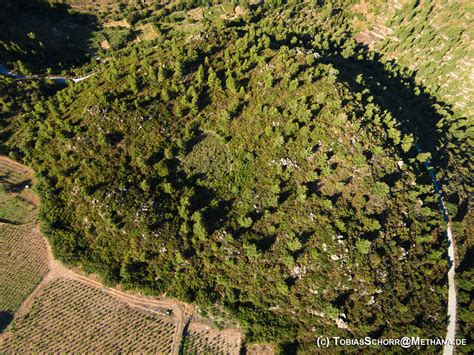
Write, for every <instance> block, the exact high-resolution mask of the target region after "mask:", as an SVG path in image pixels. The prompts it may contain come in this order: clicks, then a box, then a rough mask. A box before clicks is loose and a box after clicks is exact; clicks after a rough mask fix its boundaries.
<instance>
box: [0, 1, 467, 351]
mask: <svg viewBox="0 0 474 355" xmlns="http://www.w3.org/2000/svg"><path fill="white" fill-rule="evenodd" d="M206 4H207V5H208V6H209V7H208V8H206V9H205V11H202V9H201V8H200V6H203V5H206ZM236 5H239V6H238V7H236ZM336 5H337V2H334V3H333V4H332V6H331V5H324V4H322V5H319V4H318V3H316V2H315V3H313V2H305V1H288V2H285V1H268V2H264V3H254V4H248V3H247V2H241V3H239V4H237V3H235V4H231V3H228V4H224V5H222V4H217V5H215V4H208V3H207V2H199V1H194V2H185V1H182V2H179V3H178V2H177V3H169V4H166V6H163V7H162V8H160V6H156V7H155V8H153V10H150V11H153V12H152V13H149V14H148V17H147V16H145V15H143V13H144V12H143V11H144V10H143V9H142V8H139V9H138V10H137V13H140V14H142V15H140V16H139V17H137V18H136V19H135V20H136V23H137V26H138V25H145V24H152V25H153V28H154V30H155V31H156V33H157V38H155V39H153V40H143V41H133V42H132V41H130V43H124V44H123V45H118V46H116V47H115V48H109V49H107V50H104V51H102V52H100V53H99V55H100V56H102V57H104V58H105V59H104V60H101V61H94V62H91V63H89V64H88V67H87V68H88V69H91V70H92V71H93V72H94V75H93V76H92V77H90V78H89V79H87V80H85V81H82V82H81V83H77V84H74V85H69V86H67V87H65V88H62V89H61V90H59V89H60V88H59V87H57V86H54V85H53V84H51V83H48V82H35V81H16V80H15V79H11V78H5V77H0V90H1V93H2V97H1V102H0V103H1V107H2V113H1V118H2V124H3V126H2V127H1V132H0V133H1V136H0V137H1V144H2V145H1V149H2V150H3V152H5V153H9V155H10V156H11V157H13V158H15V159H18V160H22V161H24V162H26V163H27V164H28V165H30V166H32V167H33V168H34V170H35V171H36V172H37V175H38V180H39V185H40V187H39V189H38V190H39V193H40V196H41V202H42V203H41V223H42V232H43V233H45V235H46V236H47V237H48V239H49V241H50V242H51V244H52V247H53V250H54V253H55V255H56V256H57V257H59V258H60V259H61V260H63V261H64V262H66V263H69V264H72V265H82V267H83V268H84V269H85V270H86V271H90V272H97V273H99V274H101V275H102V276H103V278H104V280H106V281H107V282H109V283H121V284H122V285H123V286H124V287H128V288H140V289H142V290H146V291H147V292H150V293H154V294H161V293H166V294H167V295H170V296H175V297H177V298H179V299H181V300H184V301H188V302H193V303H196V304H197V305H199V306H200V307H201V308H202V310H203V312H204V313H205V312H207V313H208V314H209V315H211V316H215V317H222V316H224V317H229V318H232V319H234V320H236V321H238V322H239V323H240V325H241V326H242V327H243V328H244V330H245V332H246V341H247V342H248V343H252V342H271V343H275V344H276V345H277V346H279V347H280V350H284V351H287V352H290V351H294V350H295V349H299V350H301V351H308V352H311V351H315V350H316V344H315V338H316V337H317V336H318V335H320V334H325V335H328V336H346V337H360V336H365V335H370V336H373V337H377V338H380V337H385V338H387V337H402V336H405V335H413V336H416V335H420V336H422V337H425V338H429V337H435V336H436V337H444V335H445V330H446V323H447V319H446V306H447V305H446V303H447V279H446V273H447V270H448V262H447V258H446V252H445V250H446V240H445V235H444V233H445V231H446V228H445V223H444V221H443V218H442V215H441V214H440V211H439V205H438V196H437V195H436V194H435V193H434V192H433V185H432V181H431V179H430V176H429V174H428V172H427V170H426V167H425V165H424V163H425V162H426V161H427V159H430V160H431V163H432V165H433V169H434V171H435V172H436V173H437V174H438V178H441V179H442V182H443V188H444V189H445V191H446V192H447V196H448V197H447V198H448V202H449V208H450V212H451V213H452V216H453V220H454V221H455V222H459V223H458V224H457V228H458V230H457V233H459V234H458V236H459V239H458V240H457V243H458V250H459V254H460V255H462V256H464V255H467V254H468V253H470V252H471V251H470V250H472V249H469V248H470V240H469V239H468V235H469V234H468V232H469V231H468V229H467V228H469V226H470V228H472V224H471V225H469V224H468V223H466V220H465V218H467V217H466V216H468V211H469V209H470V206H469V200H468V198H469V194H470V192H472V178H471V176H470V171H472V170H470V166H469V164H470V162H471V161H472V159H471V158H472V156H471V153H472V149H471V150H470V149H469V148H470V147H471V145H470V144H471V141H469V138H468V136H469V132H468V128H467V126H466V125H465V124H464V123H463V122H464V121H461V120H459V119H458V118H459V116H458V115H456V114H455V113H453V111H452V110H451V108H450V107H449V106H448V105H447V104H445V103H442V102H441V101H440V100H441V99H440V98H436V97H433V96H432V89H430V90H428V89H425V88H424V87H423V86H421V85H422V83H421V82H420V81H418V80H416V79H414V78H413V77H411V76H410V75H409V73H407V72H406V71H405V70H404V68H403V66H399V65H397V64H396V63H394V62H391V61H388V60H386V58H385V57H382V56H380V55H379V54H377V53H376V52H375V51H369V50H367V48H365V47H364V46H362V45H360V44H359V43H358V42H357V41H356V40H355V39H354V36H353V34H352V33H351V26H352V24H351V22H350V19H348V17H347V13H346V12H345V11H342V10H344V9H343V8H341V7H338V6H336ZM199 11H202V12H199ZM130 13H131V14H133V11H130ZM196 14H198V15H196ZM201 15H202V16H201ZM130 16H132V15H130ZM137 16H138V15H137ZM132 17H133V16H132ZM102 35H104V34H103V33H102ZM93 36H100V34H97V33H96V34H91V37H93ZM93 38H97V37H93ZM53 60H54V58H53ZM459 147H461V149H463V150H462V151H461V152H459V151H458V149H459ZM464 267H465V270H466V275H465V276H466V277H465V278H464V279H463V280H465V281H463V283H462V284H460V285H459V287H460V288H462V289H463V290H465V291H463V292H465V294H466V296H463V299H462V300H461V301H462V302H463V307H464V311H463V310H462V311H461V312H464V313H461V314H462V316H461V318H462V319H463V321H464V323H463V325H462V331H463V334H464V336H465V337H471V335H470V334H469V332H472V330H471V328H470V327H471V326H472V322H471V321H470V319H469V309H468V307H469V303H470V300H469V294H470V292H471V290H472V287H471V285H472V283H470V281H469V279H468V278H467V276H468V274H469V272H471V271H470V270H471V268H469V267H466V265H464ZM466 309H467V311H465V310H466ZM463 317H464V318H463ZM428 350H429V351H436V350H439V349H435V348H430V349H428ZM461 350H462V349H461Z"/></svg>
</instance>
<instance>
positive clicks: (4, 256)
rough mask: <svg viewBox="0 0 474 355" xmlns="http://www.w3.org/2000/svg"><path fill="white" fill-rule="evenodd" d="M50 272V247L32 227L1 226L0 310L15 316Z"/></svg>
mask: <svg viewBox="0 0 474 355" xmlns="http://www.w3.org/2000/svg"><path fill="white" fill-rule="evenodd" d="M47 273H48V264H47V261H46V245H45V243H44V241H43V239H42V238H40V237H39V236H38V235H37V234H36V233H35V232H34V231H33V230H32V226H31V225H27V226H16V225H11V224H6V223H1V224H0V311H2V312H6V313H8V314H11V315H13V314H14V313H15V312H16V311H17V310H18V308H19V307H20V305H21V303H22V302H23V301H24V300H25V298H26V297H27V296H28V295H29V294H30V293H31V292H32V291H33V289H34V288H35V287H36V285H37V284H39V283H40V282H41V280H42V279H43V277H44V276H45V275H46V274H47Z"/></svg>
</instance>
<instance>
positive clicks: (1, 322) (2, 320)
mask: <svg viewBox="0 0 474 355" xmlns="http://www.w3.org/2000/svg"><path fill="white" fill-rule="evenodd" d="M12 320H13V315H12V314H11V313H8V312H4V311H0V332H3V330H4V329H5V328H6V327H8V325H9V324H10V322H11V321H12Z"/></svg>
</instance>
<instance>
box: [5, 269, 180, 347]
mask: <svg viewBox="0 0 474 355" xmlns="http://www.w3.org/2000/svg"><path fill="white" fill-rule="evenodd" d="M175 331H176V326H175V324H174V323H173V322H172V321H170V319H166V318H165V317H161V316H159V315H157V314H153V313H150V312H144V311H142V310H140V309H134V308H133V307H131V306H129V305H128V304H126V303H125V302H121V301H119V300H118V299H116V298H115V297H113V296H111V295H109V294H107V293H106V292H104V291H101V290H100V289H97V288H94V287H91V286H89V285H86V284H84V283H81V282H79V281H76V280H72V279H67V278H60V279H57V280H56V281H53V282H52V283H50V284H49V285H48V286H46V287H45V289H44V290H43V292H42V293H41V294H40V295H39V296H38V297H37V298H36V299H35V301H34V303H33V306H32V308H31V310H30V312H29V314H28V315H26V316H25V317H23V318H21V319H18V320H16V322H15V325H14V327H13V330H12V332H11V335H10V336H9V337H7V338H6V340H5V341H4V344H3V346H2V348H1V349H0V351H6V352H10V351H15V352H21V353H24V352H135V353H138V352H140V353H144V352H148V353H153V354H159V353H163V354H169V353H171V352H172V347H173V338H174V333H175Z"/></svg>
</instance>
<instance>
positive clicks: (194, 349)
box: [182, 323, 242, 355]
mask: <svg viewBox="0 0 474 355" xmlns="http://www.w3.org/2000/svg"><path fill="white" fill-rule="evenodd" d="M241 344H242V333H241V332H239V331H237V330H233V329H226V330H221V331H218V330H216V329H213V328H211V327H210V326H208V325H206V324H201V323H190V324H189V326H188V329H187V331H186V334H185V335H184V341H183V348H182V352H183V353H184V354H236V355H237V354H240V347H241Z"/></svg>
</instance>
